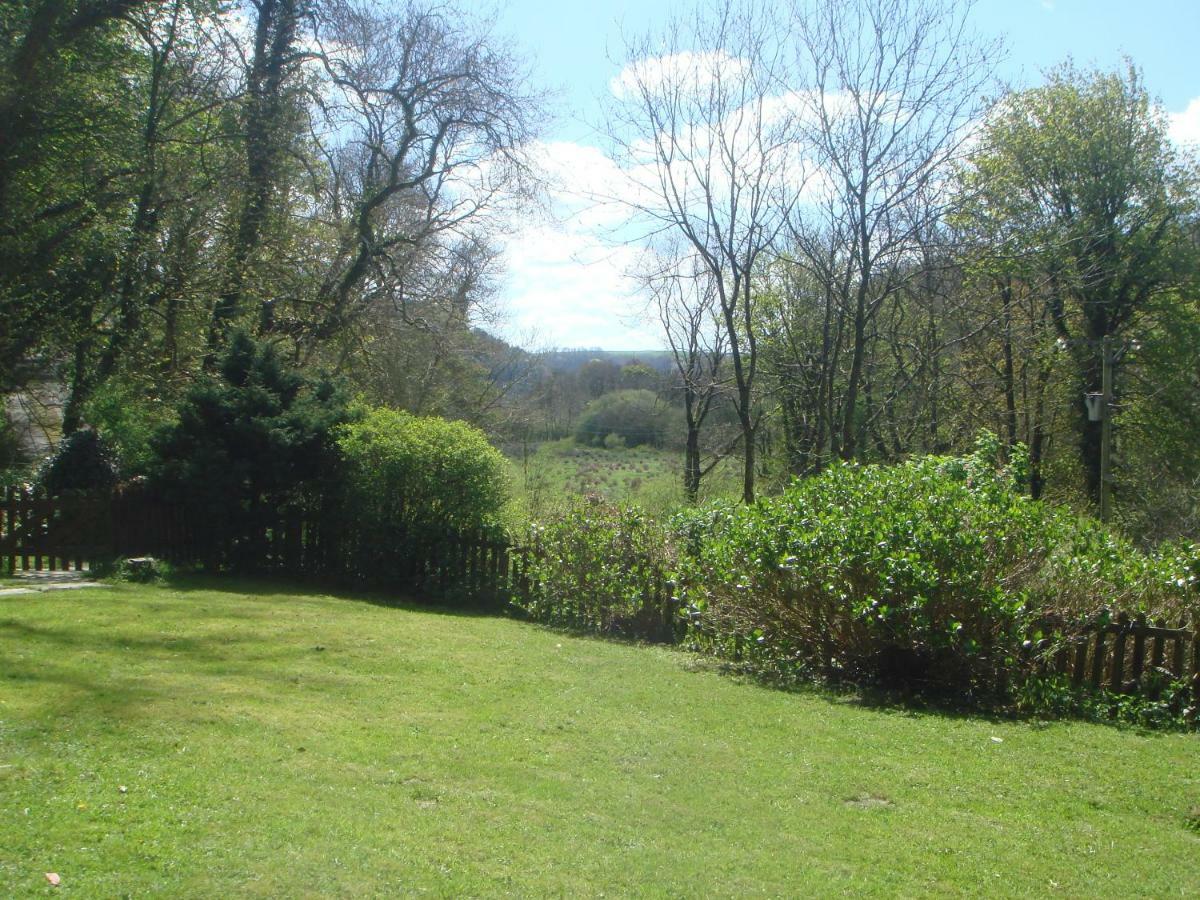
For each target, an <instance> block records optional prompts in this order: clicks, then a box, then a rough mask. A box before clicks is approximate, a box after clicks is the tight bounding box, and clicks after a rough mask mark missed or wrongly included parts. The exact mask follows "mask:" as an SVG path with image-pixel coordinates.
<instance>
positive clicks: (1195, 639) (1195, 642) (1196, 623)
mask: <svg viewBox="0 0 1200 900" xmlns="http://www.w3.org/2000/svg"><path fill="white" fill-rule="evenodd" d="M1192 689H1193V691H1192V692H1193V693H1194V694H1195V695H1196V704H1197V705H1200V614H1196V615H1195V616H1194V618H1193V620H1192Z"/></svg>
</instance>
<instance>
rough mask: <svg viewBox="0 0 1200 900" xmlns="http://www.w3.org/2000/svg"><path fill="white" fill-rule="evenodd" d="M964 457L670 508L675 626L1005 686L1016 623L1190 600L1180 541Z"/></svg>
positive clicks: (760, 655)
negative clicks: (1082, 509) (679, 596)
mask: <svg viewBox="0 0 1200 900" xmlns="http://www.w3.org/2000/svg"><path fill="white" fill-rule="evenodd" d="M1020 463H1021V461H1020V460H1019V459H1018V460H1017V461H1016V462H1015V463H1014V464H1013V465H1011V466H1004V465H1002V464H1001V463H1000V461H999V447H998V445H997V443H996V441H995V439H994V438H992V437H991V436H990V435H985V436H984V437H983V438H981V440H980V443H979V446H978V449H977V451H976V453H975V454H974V455H972V456H970V457H967V458H965V459H949V458H937V457H927V458H923V459H918V460H914V461H911V462H909V463H906V464H903V465H898V466H891V467H883V466H855V465H846V466H838V467H835V468H833V469H831V470H829V471H827V472H826V473H824V474H822V475H820V476H818V477H815V478H811V479H809V480H806V481H798V482H796V483H794V484H793V485H792V486H791V487H789V488H788V489H787V490H786V491H785V492H784V493H783V494H782V495H781V496H779V497H776V498H772V499H768V500H764V501H762V502H760V503H759V504H758V505H757V506H754V507H751V508H748V509H747V508H736V507H729V506H722V507H715V508H711V509H707V510H699V511H695V512H691V513H688V514H685V515H683V516H681V517H680V518H679V519H677V521H676V523H675V526H674V531H675V534H676V539H677V541H678V542H679V545H680V546H681V547H682V548H684V550H685V551H686V552H685V555H684V566H683V581H684V584H685V585H687V591H686V599H687V601H688V602H689V603H690V607H691V610H692V613H693V616H694V619H695V622H696V627H695V628H694V629H693V639H694V641H695V642H696V643H697V644H699V645H703V646H706V647H708V648H710V649H712V650H715V651H717V652H720V653H723V654H725V655H728V656H731V657H733V658H735V659H738V660H740V661H742V662H744V663H746V664H748V665H751V666H753V667H755V668H758V669H760V670H762V671H765V672H770V673H773V674H778V675H786V676H788V677H795V676H797V675H799V676H818V677H832V678H846V679H850V680H854V681H860V682H863V681H868V682H874V683H877V684H882V685H885V686H888V687H904V688H914V687H919V688H927V689H933V690H935V691H953V692H955V693H956V694H958V695H959V696H964V695H967V696H974V697H977V698H978V697H983V696H988V695H990V696H991V697H992V698H996V697H1002V696H1010V695H1011V692H1012V690H1013V689H1014V688H1015V687H1017V686H1019V685H1021V684H1022V683H1023V682H1024V679H1025V677H1026V675H1027V674H1028V673H1029V671H1031V664H1032V663H1033V662H1034V660H1032V659H1030V658H1029V655H1028V654H1027V653H1024V652H1023V651H1024V650H1025V649H1026V648H1025V646H1024V645H1025V641H1026V639H1027V638H1028V637H1029V636H1030V632H1031V630H1034V629H1036V628H1037V627H1039V625H1040V623H1042V622H1044V621H1046V620H1047V619H1048V618H1051V617H1053V618H1054V619H1056V620H1057V621H1059V622H1062V623H1064V625H1063V627H1065V628H1068V629H1069V628H1070V623H1071V622H1081V621H1082V620H1083V619H1084V618H1085V617H1087V616H1090V615H1094V614H1096V613H1097V612H1098V611H1099V609H1100V608H1101V607H1102V606H1105V605H1110V606H1117V607H1119V608H1121V609H1123V610H1125V611H1127V612H1130V613H1136V612H1139V611H1141V612H1147V613H1149V614H1151V615H1162V614H1178V613H1182V612H1183V611H1185V610H1187V609H1191V610H1192V611H1193V612H1195V611H1196V591H1195V576H1196V572H1197V567H1196V564H1195V559H1196V556H1195V549H1194V548H1174V549H1173V550H1171V551H1170V552H1168V553H1164V554H1160V555H1156V556H1147V555H1145V554H1141V553H1139V552H1138V551H1137V550H1136V549H1134V548H1133V547H1132V546H1130V545H1129V544H1128V543H1127V542H1124V541H1122V540H1120V539H1119V538H1117V537H1116V536H1114V535H1113V534H1112V533H1111V532H1108V531H1107V530H1105V529H1104V528H1102V527H1101V526H1099V525H1097V524H1095V523H1092V522H1090V521H1088V520H1080V519H1077V518H1076V517H1074V516H1073V515H1071V514H1070V513H1068V512H1066V511H1064V510H1060V509H1057V508H1055V507H1053V506H1049V505H1046V504H1042V503H1039V502H1035V501H1032V500H1030V499H1029V498H1028V497H1026V496H1024V494H1023V493H1022V492H1021V491H1020V490H1019V485H1020V483H1021V481H1022V476H1023V467H1022V465H1021V464H1020Z"/></svg>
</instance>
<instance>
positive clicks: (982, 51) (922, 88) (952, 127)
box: [793, 0, 998, 459]
mask: <svg viewBox="0 0 1200 900" xmlns="http://www.w3.org/2000/svg"><path fill="white" fill-rule="evenodd" d="M970 8H971V4H970V3H959V2H954V0H849V2H847V0H812V2H810V3H807V4H806V5H803V6H797V7H795V9H794V16H793V19H794V23H795V33H796V43H795V46H796V50H797V56H798V66H799V68H800V69H801V70H803V71H804V72H806V73H807V75H808V78H809V79H810V87H809V89H807V90H803V91H800V92H798V93H797V94H796V95H795V96H796V97H797V98H798V101H799V105H800V108H801V114H800V115H799V116H798V117H797V120H796V121H797V123H798V128H799V130H798V132H797V135H796V137H797V140H798V141H799V142H800V143H801V144H803V145H804V146H805V147H808V148H811V152H812V154H813V157H814V160H813V161H814V162H815V164H816V166H817V169H818V171H819V172H820V177H819V178H815V179H814V180H813V183H812V184H810V194H811V197H810V198H809V200H808V201H807V202H805V203H804V204H802V205H798V206H797V207H796V209H797V217H796V226H795V228H794V231H793V237H794V239H795V244H796V247H797V248H798V250H799V260H800V261H801V263H802V264H805V265H806V266H807V268H808V270H809V272H810V273H811V275H812V276H813V277H814V278H815V279H816V280H817V281H818V282H819V283H820V284H821V285H822V286H823V288H824V291H825V292H826V293H827V295H828V299H829V300H830V302H832V304H834V306H833V310H834V311H835V313H836V315H837V317H838V319H839V321H838V323H837V324H836V325H835V326H834V329H833V330H834V331H836V332H837V334H838V337H839V340H840V339H842V338H844V347H845V351H844V352H845V353H846V354H847V360H846V364H847V366H848V373H847V374H846V376H845V383H844V387H843V389H842V390H843V393H842V396H841V403H840V408H838V409H837V418H838V419H839V421H837V422H831V423H830V425H831V427H832V428H833V432H832V434H831V439H832V442H833V449H834V452H835V453H837V454H838V455H840V456H841V457H842V458H844V459H851V458H853V457H854V455H855V452H856V449H857V443H858V440H859V434H860V430H861V423H862V420H863V417H862V414H861V410H860V392H861V390H862V387H863V377H864V367H865V365H866V363H867V350H868V343H869V340H870V337H871V333H872V329H873V323H874V320H875V319H876V317H877V316H878V314H879V312H880V310H881V309H883V307H884V306H885V304H887V303H888V302H889V301H890V300H891V299H892V298H893V297H894V295H895V294H896V293H897V292H898V291H899V290H900V289H901V288H902V287H903V285H904V284H905V282H906V280H907V279H908V278H910V277H912V276H914V275H916V274H917V273H919V272H920V271H921V266H920V265H917V264H916V262H917V260H918V259H919V256H920V248H921V241H922V236H923V235H925V234H928V233H930V232H931V231H932V230H933V228H932V226H933V225H934V224H935V223H936V222H937V221H939V220H940V218H941V217H942V216H943V215H944V214H945V212H946V211H947V208H948V206H949V204H950V203H951V202H952V195H951V192H950V191H949V189H948V176H949V175H950V169H951V166H952V164H953V163H954V162H955V161H956V160H957V159H959V158H960V156H961V154H962V151H963V148H964V143H965V142H966V141H967V140H968V138H969V137H970V135H971V133H972V130H971V129H972V125H973V123H976V122H977V121H978V119H979V116H980V114H981V112H982V109H983V105H982V104H983V100H982V92H983V88H984V85H985V84H986V83H987V81H988V80H989V79H990V78H991V71H992V68H991V67H992V61H993V59H994V57H995V56H996V54H997V52H998V45H997V44H995V43H983V42H980V41H977V40H976V39H975V38H974V37H973V36H972V34H971V33H970V32H969V30H968V27H967V18H968V13H969V11H970ZM826 337H828V332H826ZM839 346H840V344H839ZM827 403H828V404H829V407H828V408H829V411H830V412H831V413H832V410H833V407H834V403H833V397H832V394H830V395H829V397H828V398H827Z"/></svg>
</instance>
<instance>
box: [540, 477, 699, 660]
mask: <svg viewBox="0 0 1200 900" xmlns="http://www.w3.org/2000/svg"><path fill="white" fill-rule="evenodd" d="M527 541H528V544H529V548H530V549H529V555H528V557H527V563H526V565H525V569H524V571H523V573H522V577H523V579H524V580H526V581H527V583H528V596H526V597H523V598H520V599H519V601H518V602H519V608H520V609H521V611H522V612H523V613H525V614H526V615H528V616H529V617H530V618H532V619H535V620H537V621H539V622H547V623H549V624H552V625H560V626H565V627H569V628H579V629H583V630H587V631H594V632H598V633H600V634H608V635H618V636H621V637H633V638H648V639H651V640H666V641H673V640H674V639H675V637H676V624H677V623H676V616H675V613H674V606H673V601H672V599H671V592H670V591H669V590H668V588H667V583H666V581H667V573H668V572H669V571H670V569H671V560H670V551H669V549H668V545H667V540H666V535H665V533H664V531H663V528H662V526H661V525H660V524H659V523H658V522H656V521H655V520H654V519H653V518H651V517H649V516H647V515H646V514H645V513H644V512H642V511H641V510H640V509H638V508H637V507H631V506H614V505H611V504H608V503H605V502H604V501H603V500H602V499H601V498H599V497H597V496H595V495H592V496H588V497H584V498H581V499H579V500H578V501H576V503H575V504H574V505H572V506H571V507H570V508H569V509H567V510H566V511H565V512H564V513H563V514H561V515H560V516H558V517H556V518H554V519H552V520H550V521H549V522H547V523H546V524H544V525H533V526H532V527H531V529H530V532H529V534H528V535H527Z"/></svg>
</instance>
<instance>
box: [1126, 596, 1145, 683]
mask: <svg viewBox="0 0 1200 900" xmlns="http://www.w3.org/2000/svg"><path fill="white" fill-rule="evenodd" d="M1145 667H1146V614H1145V613H1138V617H1137V621H1136V622H1135V623H1134V625H1133V672H1131V673H1130V677H1131V679H1132V681H1133V683H1134V685H1139V684H1141V682H1142V670H1143V669H1144V668H1145Z"/></svg>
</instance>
